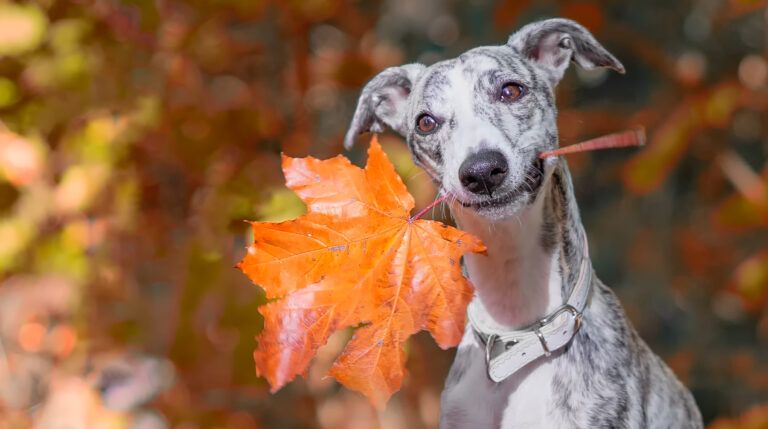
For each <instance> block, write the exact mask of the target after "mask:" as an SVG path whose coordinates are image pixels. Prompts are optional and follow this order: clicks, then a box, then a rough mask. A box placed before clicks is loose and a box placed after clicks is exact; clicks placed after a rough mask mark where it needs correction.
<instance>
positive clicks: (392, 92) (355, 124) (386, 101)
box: [344, 64, 425, 149]
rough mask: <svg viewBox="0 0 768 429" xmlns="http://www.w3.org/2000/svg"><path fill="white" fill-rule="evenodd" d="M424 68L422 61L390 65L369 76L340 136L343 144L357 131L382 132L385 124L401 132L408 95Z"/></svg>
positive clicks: (403, 125) (402, 131) (402, 133)
mask: <svg viewBox="0 0 768 429" xmlns="http://www.w3.org/2000/svg"><path fill="white" fill-rule="evenodd" d="M424 69H425V66H424V65H422V64H406V65H404V66H400V67H390V68H388V69H386V70H384V71H382V72H381V73H379V74H378V75H377V76H376V77H374V78H373V79H371V81H370V82H368V84H366V85H365V88H363V92H362V94H360V99H359V100H358V102H357V109H355V116H354V117H353V118H352V123H351V124H350V126H349V130H348V131H347V135H346V136H345V137H344V147H345V148H347V149H349V148H351V147H352V145H354V143H355V137H357V135H358V134H361V133H364V132H367V131H371V132H375V133H378V132H382V131H384V127H385V126H386V127H388V128H390V129H392V130H393V131H395V132H397V133H399V134H401V135H404V134H405V132H406V127H405V109H406V105H407V101H408V96H409V95H410V94H411V88H412V87H413V83H414V82H415V81H416V78H417V77H418V76H419V74H421V72H422V71H424Z"/></svg>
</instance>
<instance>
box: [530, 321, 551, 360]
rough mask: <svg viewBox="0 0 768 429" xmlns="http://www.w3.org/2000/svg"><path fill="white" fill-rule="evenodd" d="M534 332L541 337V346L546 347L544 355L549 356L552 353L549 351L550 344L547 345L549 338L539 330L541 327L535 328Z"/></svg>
mask: <svg viewBox="0 0 768 429" xmlns="http://www.w3.org/2000/svg"><path fill="white" fill-rule="evenodd" d="M533 332H534V333H536V336H537V337H539V342H541V347H542V348H543V349H544V356H547V357H549V355H551V354H552V352H551V351H549V346H547V340H545V339H544V334H542V333H541V330H539V328H536V329H534V330H533Z"/></svg>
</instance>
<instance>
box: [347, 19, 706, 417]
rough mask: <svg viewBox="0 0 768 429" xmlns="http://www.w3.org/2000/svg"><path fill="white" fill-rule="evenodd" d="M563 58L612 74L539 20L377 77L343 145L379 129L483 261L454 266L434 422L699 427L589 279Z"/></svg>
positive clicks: (583, 39) (602, 56)
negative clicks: (444, 366) (459, 283)
mask: <svg viewBox="0 0 768 429" xmlns="http://www.w3.org/2000/svg"><path fill="white" fill-rule="evenodd" d="M571 62H575V63H576V64H578V65H579V66H581V67H583V68H585V69H593V68H596V67H607V68H610V69H613V70H615V71H617V72H619V73H624V67H623V66H622V64H621V63H620V62H619V61H618V60H617V59H616V58H615V57H614V56H613V55H612V54H610V53H609V52H608V51H607V50H606V49H605V48H604V47H603V46H601V45H600V44H599V43H598V42H597V41H596V40H595V39H594V37H593V36H592V34H590V33H589V31H587V30H586V29H585V28H584V27H582V26H581V25H579V24H577V23H575V22H573V21H570V20H566V19H550V20H545V21H540V22H536V23H533V24H529V25H527V26H525V27H523V28H522V29H521V30H519V31H518V32H516V33H514V34H513V35H512V36H511V37H510V38H509V41H508V42H507V43H506V44H505V45H501V46H486V47H479V48H475V49H472V50H470V51H467V52H465V53H463V54H462V55H460V56H459V57H457V58H454V59H450V60H446V61H441V62H438V63H436V64H434V65H431V66H429V67H427V66H424V65H421V64H408V65H403V66H400V67H392V68H388V69H386V70H384V71H383V72H381V73H380V74H379V75H378V76H376V77H374V78H373V79H372V80H371V81H370V82H369V83H368V84H367V85H366V86H365V88H364V89H363V92H362V95H361V96H360V100H359V103H358V106H357V109H356V111H355V114H354V118H353V120H352V123H351V126H350V129H349V131H348V132H347V135H346V137H345V145H346V146H347V147H350V146H351V145H352V144H353V142H354V140H355V138H356V136H357V135H358V134H360V133H363V132H368V131H370V132H381V131H383V130H384V129H391V130H393V131H395V132H396V133H398V134H400V135H402V136H403V137H405V139H406V141H407V144H408V147H409V149H410V151H411V153H412V155H413V158H414V160H415V162H416V163H417V164H418V165H420V166H421V167H422V168H423V169H424V170H425V171H426V172H427V173H428V174H429V175H430V176H431V177H432V179H433V180H434V182H435V183H436V184H437V185H438V186H439V189H440V192H442V193H444V194H445V193H447V194H449V195H450V197H451V198H450V199H449V200H450V202H449V206H450V208H451V213H452V215H453V217H454V219H455V220H456V222H457V224H458V225H459V227H460V228H462V229H464V230H465V231H468V232H471V233H473V234H475V235H476V236H478V237H480V238H481V239H482V240H483V242H484V243H485V244H486V246H487V247H488V252H487V255H473V254H470V255H467V256H465V257H464V264H465V269H466V273H467V274H468V276H469V279H470V280H471V281H472V283H473V284H474V286H475V290H476V293H475V297H474V299H473V301H472V303H471V304H470V306H469V309H468V320H469V323H468V324H467V328H466V332H465V334H464V337H463V339H462V341H461V344H460V345H459V348H458V351H457V353H456V358H455V361H454V363H453V366H452V368H451V370H450V373H449V374H448V378H447V380H446V382H445V389H444V391H443V393H442V399H441V419H440V427H441V428H443V429H449V428H499V427H500V428H504V429H507V428H701V427H702V426H703V425H702V420H701V415H700V412H699V410H698V408H697V407H696V404H695V402H694V400H693V397H692V396H691V394H690V393H689V392H688V390H687V389H686V388H685V387H684V386H683V385H682V384H681V383H680V382H679V381H678V380H677V378H676V377H675V375H674V374H673V373H672V371H670V369H669V368H668V367H667V366H666V365H665V364H664V362H663V361H662V360H661V359H660V358H659V357H658V356H656V355H655V354H654V353H653V352H651V350H650V349H649V348H648V346H647V345H646V344H645V342H644V341H643V340H642V339H641V338H640V337H639V336H638V334H637V332H636V331H635V329H634V328H633V327H632V326H631V325H630V323H629V321H628V319H627V317H626V315H625V314H624V311H623V309H622V307H621V305H620V304H619V301H618V299H617V298H616V296H615V295H614V294H613V292H612V291H611V290H610V289H609V288H608V287H606V286H605V285H604V284H603V283H602V282H601V281H600V280H599V279H598V278H597V277H596V276H595V275H594V274H593V268H592V264H591V262H590V260H589V254H588V249H587V239H586V235H585V233H584V229H583V226H582V223H581V219H580V217H579V210H578V207H577V205H576V200H575V198H574V192H573V187H572V183H571V175H570V173H569V171H568V166H567V164H566V162H565V160H563V159H560V158H556V157H554V158H547V159H546V160H544V161H542V160H540V159H539V156H538V155H539V154H541V153H542V152H544V151H548V150H552V149H555V148H557V147H558V130H557V125H556V121H555V119H556V116H557V110H556V107H555V99H554V88H555V86H556V85H557V83H558V81H560V79H561V78H562V77H563V73H564V72H565V70H566V68H568V65H569V64H570V63H571Z"/></svg>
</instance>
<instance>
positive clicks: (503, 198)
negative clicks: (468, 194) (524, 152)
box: [459, 158, 544, 209]
mask: <svg viewBox="0 0 768 429" xmlns="http://www.w3.org/2000/svg"><path fill="white" fill-rule="evenodd" d="M543 182H544V161H543V160H541V159H539V158H536V160H534V161H533V162H532V163H531V164H530V165H529V166H528V168H526V170H525V179H524V180H523V181H522V183H520V184H519V185H517V187H515V188H513V189H512V190H510V191H507V192H504V193H502V194H500V195H491V196H489V197H488V198H485V199H482V200H479V201H459V202H460V203H461V205H462V206H464V207H471V208H474V209H489V208H496V207H504V206H506V205H508V204H510V203H512V202H513V201H517V200H519V199H520V198H521V197H524V196H525V195H530V196H532V197H535V196H536V194H537V193H538V191H539V189H540V188H541V185H542V183H543Z"/></svg>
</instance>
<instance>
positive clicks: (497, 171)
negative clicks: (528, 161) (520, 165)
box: [459, 150, 509, 195]
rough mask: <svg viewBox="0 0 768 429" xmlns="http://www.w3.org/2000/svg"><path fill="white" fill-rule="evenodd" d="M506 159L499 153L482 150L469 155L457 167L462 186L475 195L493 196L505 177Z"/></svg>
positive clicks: (506, 169)
mask: <svg viewBox="0 0 768 429" xmlns="http://www.w3.org/2000/svg"><path fill="white" fill-rule="evenodd" d="M508 170H509V168H508V166H507V158H505V157H504V154H502V153H501V152H499V151H495V150H484V151H481V152H477V153H475V154H473V155H470V156H469V157H468V158H467V159H465V160H464V162H462V163H461V167H459V180H460V181H461V184H462V186H464V188H466V189H467V190H468V191H469V192H472V193H475V194H488V195H493V191H494V190H496V188H498V187H499V185H501V183H502V182H504V179H505V178H506V177H507V171H508Z"/></svg>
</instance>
